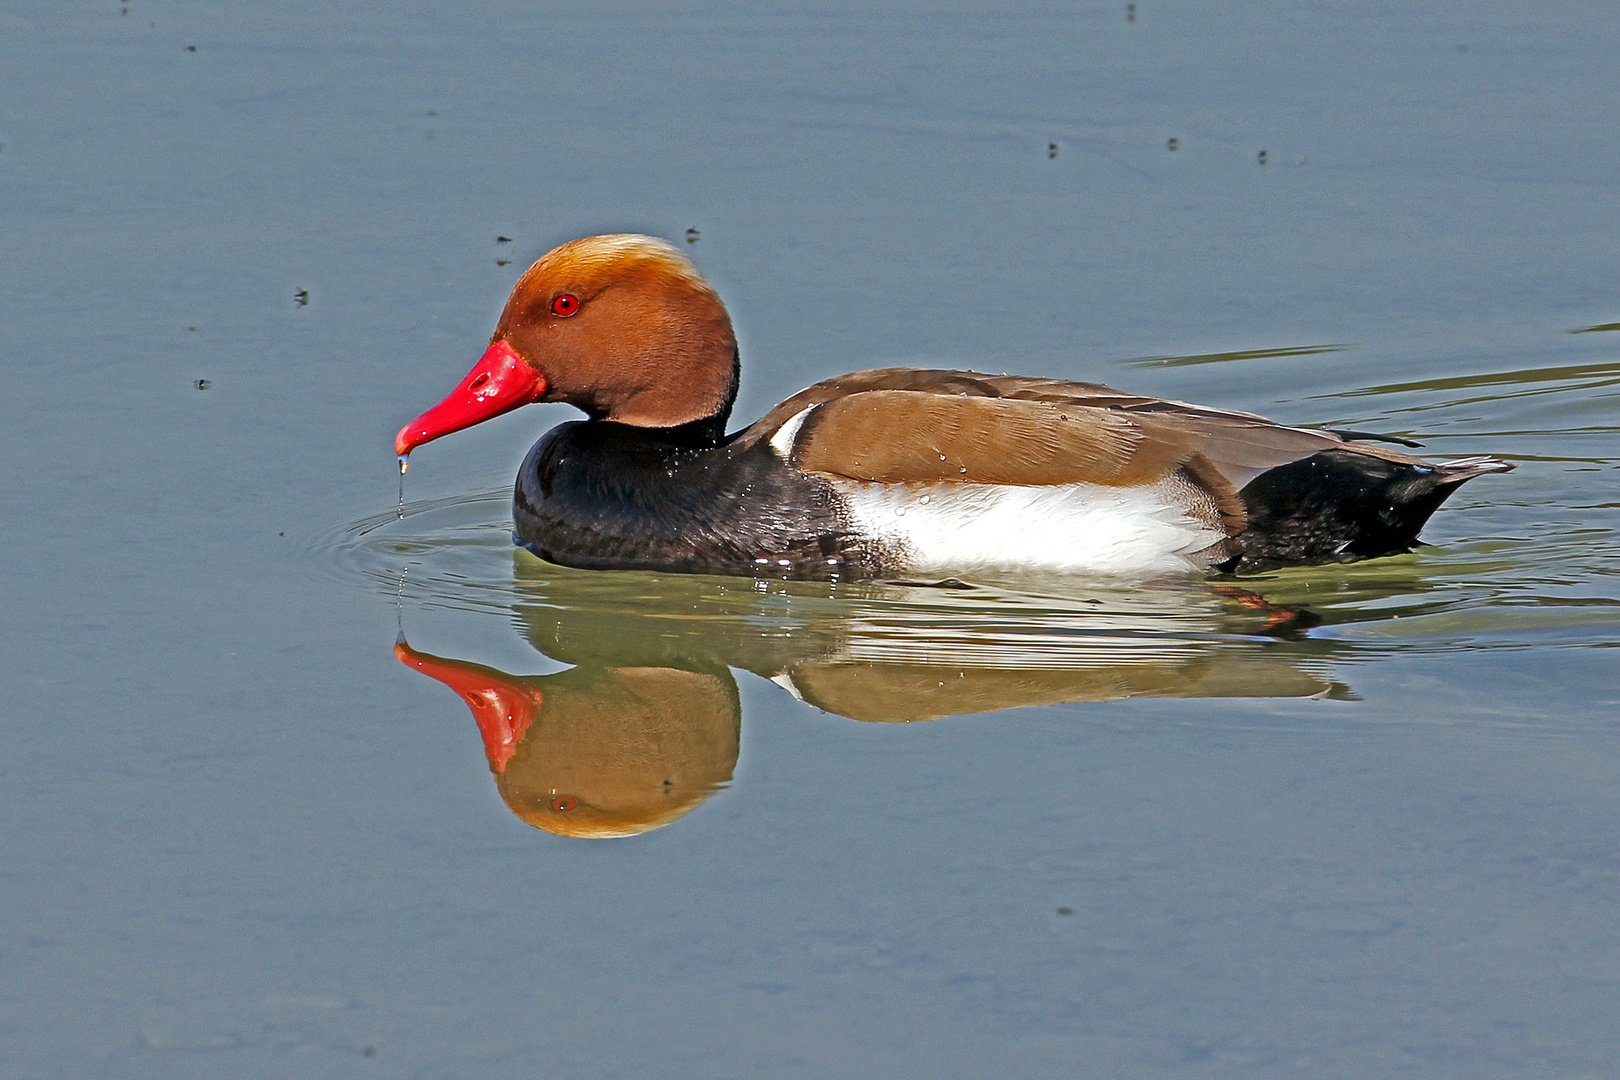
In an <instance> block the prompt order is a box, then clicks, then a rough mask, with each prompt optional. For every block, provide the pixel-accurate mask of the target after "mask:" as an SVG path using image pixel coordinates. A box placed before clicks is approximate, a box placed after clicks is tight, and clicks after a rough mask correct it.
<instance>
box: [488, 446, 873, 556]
mask: <svg viewBox="0 0 1620 1080" xmlns="http://www.w3.org/2000/svg"><path fill="white" fill-rule="evenodd" d="M512 516H513V520H514V523H515V528H516V539H517V542H518V543H520V544H522V545H523V546H524V547H526V548H528V549H529V550H530V551H532V552H534V553H535V554H536V555H538V556H540V557H541V558H542V559H546V560H548V561H550V562H555V563H561V564H562V565H564V566H575V567H580V568H582V569H588V570H636V569H640V570H671V571H678V572H681V573H692V574H728V575H742V576H751V577H771V578H795V579H817V580H827V579H840V580H860V579H869V578H872V577H875V576H878V575H879V574H880V573H881V571H882V566H881V563H882V560H881V558H880V554H881V553H880V552H878V551H876V550H874V549H873V548H872V546H871V545H870V544H869V543H867V542H864V541H861V540H860V539H859V538H858V537H855V536H853V535H852V534H850V533H849V531H848V530H847V528H846V525H845V522H844V520H843V515H842V513H841V503H840V501H839V499H838V496H837V495H836V494H835V493H834V492H833V490H832V489H831V487H830V486H829V485H828V484H827V483H826V482H825V481H822V480H820V479H817V478H816V477H812V476H808V475H806V474H804V473H802V472H800V471H798V470H797V469H793V468H790V467H788V466H787V465H785V464H783V462H782V461H781V459H780V458H778V457H777V456H776V455H775V454H774V453H772V452H771V449H770V447H769V445H767V444H766V443H764V442H758V443H755V444H754V445H752V446H750V447H747V448H746V449H742V450H738V449H735V448H733V447H732V446H731V445H730V444H727V443H722V444H720V445H718V446H715V445H702V444H701V443H699V444H696V445H694V443H693V441H692V440H691V439H690V438H689V437H687V436H686V435H685V433H683V432H681V431H680V430H679V429H674V430H671V431H665V430H659V429H648V428H638V427H633V426H630V425H627V424H619V423H614V422H611V421H606V420H584V421H575V422H572V423H567V424H562V425H559V426H558V427H556V428H553V429H552V430H551V431H549V432H547V433H546V435H545V437H544V438H542V439H541V440H540V441H539V442H538V443H536V444H535V446H534V449H532V450H530V451H529V455H528V457H527V458H525V459H524V462H523V467H522V468H521V469H520V470H519V471H518V478H517V488H516V491H515V492H514V494H513V504H512Z"/></svg>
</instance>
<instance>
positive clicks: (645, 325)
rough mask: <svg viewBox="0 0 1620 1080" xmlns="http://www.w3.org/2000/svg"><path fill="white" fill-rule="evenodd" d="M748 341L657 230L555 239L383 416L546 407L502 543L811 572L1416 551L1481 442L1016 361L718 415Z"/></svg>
mask: <svg viewBox="0 0 1620 1080" xmlns="http://www.w3.org/2000/svg"><path fill="white" fill-rule="evenodd" d="M740 373H741V358H740V355H739V352H738V348H737V338H736V335H735V333H734V331H733V329H732V324H731V318H730V316H729V314H728V313H727V311H726V307H725V304H724V303H723V302H722V301H721V299H720V297H719V295H718V294H717V293H716V291H715V290H714V288H713V287H712V286H711V285H710V284H709V283H708V282H707V281H705V280H704V278H703V276H702V275H701V274H700V273H699V271H698V269H697V267H696V266H695V265H694V264H693V262H692V261H691V260H690V259H689V258H688V257H687V256H686V255H685V253H683V252H682V251H680V250H679V249H677V248H676V247H675V246H674V245H673V244H671V243H668V242H666V241H664V240H661V239H658V238H656V237H650V236H641V235H632V234H612V235H602V236H591V237H585V238H583V239H579V240H574V241H571V242H569V243H565V244H562V245H561V246H559V247H557V248H556V249H554V250H552V251H550V252H549V253H547V254H546V255H544V256H542V257H541V258H540V259H538V260H536V261H535V263H534V264H533V265H532V266H530V267H529V268H528V270H526V271H525V272H524V273H523V274H522V275H521V276H520V277H519V278H518V281H517V283H516V284H515V286H514V287H513V289H512V292H511V295H510V297H509V298H508V300H507V302H506V306H505V308H504V310H503V311H502V313H501V316H500V318H499V320H498V322H497V323H496V326H495V331H494V333H493V334H492V335H491V337H490V341H489V345H488V347H487V348H486V349H485V350H484V353H483V356H482V357H481V358H480V359H479V361H478V363H477V364H476V365H474V367H473V368H472V370H471V371H469V372H468V373H467V375H466V377H465V378H463V379H462V380H461V382H460V383H459V384H458V385H457V386H456V387H455V389H453V390H452V391H451V392H450V393H449V394H448V395H447V396H446V397H445V398H444V399H443V400H442V401H440V402H439V403H438V404H437V405H434V406H433V407H432V408H430V409H428V410H427V411H426V412H424V413H422V414H421V415H420V416H418V417H416V418H415V419H414V420H412V421H411V422H410V423H408V424H406V425H405V426H404V427H403V428H401V429H400V431H399V433H398V435H397V436H396V438H395V441H394V450H395V453H396V454H397V455H398V456H399V462H400V468H401V470H403V469H405V468H406V467H407V466H408V462H409V455H410V454H411V453H412V452H413V451H415V450H416V449H417V448H419V447H421V446H422V445H424V444H426V443H428V442H431V441H433V440H435V439H439V438H442V437H444V436H446V435H449V434H451V433H453V432H456V431H460V430H462V429H464V428H467V427H470V426H472V425H474V424H477V423H480V422H482V421H485V420H489V419H491V418H493V417H496V416H500V415H503V414H505V413H507V412H510V411H512V410H514V409H517V408H521V407H522V406H524V405H529V404H533V403H538V402H564V403H567V404H569V405H572V406H574V407H575V408H577V409H579V410H580V411H581V412H583V413H584V414H585V418H584V419H582V420H573V421H568V422H564V423H561V424H558V425H557V426H555V427H553V428H551V429H550V430H549V431H547V432H546V433H545V434H544V435H543V436H542V437H541V438H540V440H539V441H538V442H537V443H535V445H534V446H533V448H532V449H531V450H530V451H529V453H528V455H527V456H526V457H525V458H524V460H523V463H522V465H521V467H520V468H519V471H518V476H517V481H516V484H515V487H514V491H513V502H512V516H513V538H514V541H515V542H516V543H517V544H518V545H520V546H522V547H524V548H527V549H528V550H529V551H531V552H533V553H534V554H535V555H537V556H538V557H539V558H541V559H544V560H546V561H548V562H551V563H556V564H560V565H563V566H567V567H574V568H579V569H587V570H654V571H662V572H671V573H692V574H718V575H727V576H735V577H754V578H767V579H770V578H775V579H792V580H823V581H879V580H906V579H916V578H919V577H930V578H934V579H948V578H953V577H954V578H961V577H963V576H964V575H972V574H976V573H979V574H983V573H1014V574H1029V573H1036V574H1044V573H1055V574H1080V575H1104V576H1108V577H1111V578H1117V577H1121V576H1124V577H1128V578H1140V579H1151V578H1156V577H1162V576H1164V575H1174V574H1191V575H1200V574H1202V575H1227V574H1231V575H1244V574H1254V573H1260V572H1265V571H1270V570H1274V569H1277V568H1281V567H1287V566H1297V565H1311V564H1321V563H1349V562H1355V561H1358V560H1362V559H1372V558H1379V557H1383V556H1388V555H1395V554H1400V553H1403V552H1407V551H1411V550H1412V549H1413V548H1414V547H1416V546H1418V544H1419V541H1418V533H1419V531H1420V530H1421V529H1422V527H1423V525H1424V523H1425V522H1426V521H1427V520H1428V519H1429V517H1430V515H1431V514H1433V513H1434V511H1435V510H1437V509H1438V508H1439V507H1440V505H1441V504H1442V503H1443V502H1445V500H1446V499H1447V498H1448V497H1450V496H1451V495H1452V494H1453V493H1454V492H1455V491H1456V490H1457V489H1458V488H1459V487H1460V486H1461V485H1462V484H1463V483H1465V482H1467V481H1468V480H1471V479H1473V478H1474V477H1476V476H1481V475H1485V474H1488V473H1499V472H1506V471H1508V470H1510V469H1512V468H1513V465H1512V464H1511V463H1509V462H1506V461H1502V460H1499V459H1496V458H1491V457H1469V458H1463V459H1460V460H1452V461H1441V462H1432V461H1425V460H1423V459H1420V458H1417V457H1413V456H1411V455H1409V454H1406V453H1404V452H1403V451H1402V450H1401V449H1398V448H1397V447H1398V446H1399V445H1400V444H1402V443H1405V444H1406V445H1408V446H1416V445H1418V444H1416V443H1409V442H1407V441H1406V440H1403V439H1398V438H1394V437H1391V436H1382V435H1377V434H1369V433H1365V432H1356V431H1341V430H1330V429H1324V428H1305V427H1290V426H1287V425H1284V424H1280V423H1277V422H1274V421H1272V420H1268V419H1266V418H1265V417H1262V416H1259V415H1256V414H1254V413H1248V412H1239V411H1233V410H1227V409H1219V408H1210V407H1206V406H1202V405H1191V404H1187V403H1184V402H1179V401H1172V400H1166V399H1161V398H1154V397H1145V396H1141V395H1137V394H1131V393H1127V392H1123V391H1119V390H1114V389H1112V388H1110V387H1108V386H1103V385H1099V384H1093V383H1084V382H1071V381H1067V380H1062V379H1050V378H1038V377H1029V376H1020V375H1005V374H1003V375H991V374H984V373H980V372H974V371H953V370H936V369H926V368H904V367H892V368H881V369H876V370H869V371H858V372H854V373H851V374H847V375H840V376H837V377H836V378H831V379H827V380H824V381H822V382H818V383H815V384H814V385H812V386H809V387H807V388H805V389H803V390H801V391H799V392H798V393H796V394H794V395H793V396H792V397H790V398H788V399H787V400H786V401H784V402H782V403H781V404H780V405H777V406H776V407H775V408H773V409H771V410H770V411H769V412H768V413H766V414H765V416H764V417H762V418H761V419H760V420H758V421H757V422H755V423H753V424H751V425H749V426H747V427H744V428H741V429H739V430H737V431H734V432H731V433H729V434H728V433H727V430H726V428H727V424H728V421H729V419H730V416H731V411H732V406H733V404H734V403H735V401H736V397H737V389H738V382H739V377H740Z"/></svg>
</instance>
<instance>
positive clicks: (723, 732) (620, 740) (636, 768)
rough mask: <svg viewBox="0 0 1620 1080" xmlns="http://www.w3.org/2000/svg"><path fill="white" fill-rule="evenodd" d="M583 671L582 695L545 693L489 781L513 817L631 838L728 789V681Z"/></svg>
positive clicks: (733, 696) (733, 716) (645, 671)
mask: <svg viewBox="0 0 1620 1080" xmlns="http://www.w3.org/2000/svg"><path fill="white" fill-rule="evenodd" d="M578 670H579V669H575V671H578ZM572 674H574V672H564V673H563V675H564V676H566V675H572ZM589 674H590V675H591V676H592V678H591V679H590V683H589V687H588V689H587V688H580V690H584V691H585V692H578V691H576V689H575V688H574V687H569V688H567V690H564V689H563V688H562V687H561V686H559V685H556V684H553V685H550V686H548V687H547V696H546V708H545V709H544V710H543V711H542V713H541V716H540V719H539V721H538V722H537V723H536V724H535V725H533V726H532V727H531V728H530V729H529V731H528V733H527V734H526V736H525V738H524V739H523V741H522V742H521V743H520V744H519V746H518V748H517V752H516V753H515V754H514V755H513V756H512V758H511V760H510V761H508V762H507V764H506V768H505V769H504V770H502V771H501V772H498V773H496V774H495V784H496V787H497V788H499V789H500V793H501V798H502V799H504V800H505V801H506V805H507V807H508V808H510V809H511V811H512V812H513V813H514V814H516V815H517V816H518V817H520V818H522V819H523V820H524V821H526V822H528V823H529V824H530V825H533V826H535V827H536V828H539V829H544V830H546V831H547V832H553V833H557V834H559V835H561V836H577V837H591V838H606V837H615V836H632V835H634V834H636V833H642V832H647V831H649V830H651V829H656V828H660V827H661V826H664V825H668V824H669V823H670V822H672V821H674V820H675V819H676V818H678V817H680V816H681V815H683V814H686V813H687V812H689V811H691V810H692V809H694V808H695V807H696V806H697V805H698V804H699V803H701V802H703V800H704V799H707V798H708V797H709V796H710V795H712V794H714V792H715V791H717V790H719V789H720V788H721V787H723V786H724V785H725V784H727V783H728V782H730V780H731V774H732V770H733V769H735V768H736V765H737V746H738V731H739V724H740V719H741V714H740V711H739V709H738V704H737V692H736V688H735V686H733V685H732V684H731V682H730V680H729V679H725V680H722V679H721V678H720V677H719V676H716V675H708V674H700V673H697V672H691V671H681V670H677V669H674V668H609V669H606V670H602V671H598V672H590V673H589ZM562 677H563V676H552V677H551V678H552V679H561V678H562Z"/></svg>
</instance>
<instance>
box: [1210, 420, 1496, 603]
mask: <svg viewBox="0 0 1620 1080" xmlns="http://www.w3.org/2000/svg"><path fill="white" fill-rule="evenodd" d="M1512 468H1513V466H1512V465H1511V464H1509V463H1508V462H1506V461H1498V460H1496V459H1495V458H1484V457H1478V458H1466V459H1463V460H1461V461H1450V462H1441V463H1434V464H1430V463H1427V462H1418V461H1416V460H1415V459H1406V460H1404V461H1402V460H1391V459H1390V458H1386V457H1384V456H1382V455H1377V456H1375V455H1374V454H1372V453H1361V452H1358V451H1356V450H1354V449H1352V448H1350V447H1345V448H1344V449H1342V450H1340V449H1334V450H1325V451H1323V452H1322V453H1320V454H1314V455H1312V456H1311V457H1308V458H1304V459H1302V460H1300V461H1295V462H1292V463H1291V464H1288V465H1280V466H1278V467H1277V468H1275V469H1270V470H1268V471H1266V472H1263V473H1261V474H1260V475H1259V476H1257V477H1255V478H1254V479H1253V480H1251V481H1250V482H1249V484H1248V486H1247V487H1245V488H1244V489H1243V491H1242V492H1241V493H1240V494H1241V495H1242V497H1243V503H1244V506H1245V507H1246V508H1247V509H1248V515H1249V522H1248V527H1247V528H1246V529H1245V530H1244V531H1243V532H1242V533H1240V534H1239V535H1238V536H1237V537H1236V538H1235V543H1236V544H1237V545H1238V546H1240V547H1241V548H1242V553H1241V554H1239V555H1237V556H1235V557H1233V558H1231V559H1229V560H1227V561H1226V562H1224V563H1222V564H1221V565H1220V566H1219V567H1218V569H1220V570H1222V571H1224V572H1226V573H1232V574H1252V573H1257V572H1259V571H1262V570H1271V569H1274V568H1276V567H1279V566H1303V565H1309V564H1312V563H1326V562H1356V561H1357V560H1359V559H1376V558H1378V557H1379V556H1380V555H1398V554H1400V553H1401V552H1404V551H1411V550H1412V548H1413V547H1415V546H1416V545H1417V543H1418V538H1417V535H1418V530H1420V529H1422V528H1423V523H1424V522H1426V521H1428V520H1429V515H1430V514H1433V513H1434V512H1435V511H1436V510H1438V509H1439V508H1440V504H1441V503H1443V502H1445V501H1446V499H1448V498H1449V497H1450V496H1451V493H1452V492H1454V491H1456V490H1457V488H1458V487H1460V486H1461V485H1462V484H1463V483H1464V482H1465V481H1468V480H1472V479H1473V478H1474V477H1476V476H1482V475H1484V474H1485V473H1495V472H1507V471H1508V470H1509V469H1512Z"/></svg>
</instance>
